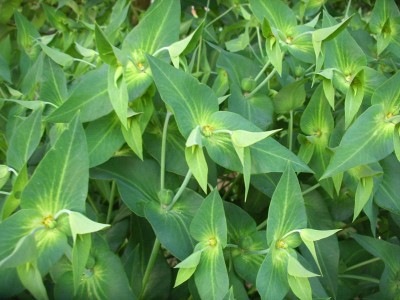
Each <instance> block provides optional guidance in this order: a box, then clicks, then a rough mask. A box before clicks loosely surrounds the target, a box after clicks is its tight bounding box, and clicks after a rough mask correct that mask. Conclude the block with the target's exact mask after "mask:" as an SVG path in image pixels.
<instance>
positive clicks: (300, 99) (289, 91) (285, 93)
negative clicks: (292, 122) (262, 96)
mask: <svg viewBox="0 0 400 300" xmlns="http://www.w3.org/2000/svg"><path fill="white" fill-rule="evenodd" d="M305 82H306V80H299V81H295V82H292V83H289V84H288V85H285V86H284V87H283V88H282V89H281V90H280V91H279V93H278V94H277V95H276V96H275V97H274V98H273V103H274V107H275V112H277V113H278V114H284V113H288V112H289V111H291V110H295V109H296V108H299V107H300V106H302V105H303V103H304V100H305V99H306V91H305V89H304V84H305Z"/></svg>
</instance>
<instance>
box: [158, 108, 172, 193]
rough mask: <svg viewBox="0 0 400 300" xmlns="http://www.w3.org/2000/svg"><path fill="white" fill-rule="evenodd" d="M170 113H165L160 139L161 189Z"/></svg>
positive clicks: (163, 178)
mask: <svg viewBox="0 0 400 300" xmlns="http://www.w3.org/2000/svg"><path fill="white" fill-rule="evenodd" d="M171 116H172V113H170V112H169V111H167V115H166V116H165V121H164V128H163V133H162V140H161V173H160V189H161V190H163V189H164V186H165V154H166V150H167V132H168V123H169V119H170V118H171Z"/></svg>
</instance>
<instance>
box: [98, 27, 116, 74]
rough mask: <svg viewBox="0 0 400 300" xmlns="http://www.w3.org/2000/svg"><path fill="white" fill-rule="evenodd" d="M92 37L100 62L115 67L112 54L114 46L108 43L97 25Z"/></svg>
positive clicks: (114, 58)
mask: <svg viewBox="0 0 400 300" xmlns="http://www.w3.org/2000/svg"><path fill="white" fill-rule="evenodd" d="M94 35H95V39H96V46H97V49H98V51H99V55H100V58H101V60H102V61H104V62H105V63H106V64H109V65H111V66H115V65H116V64H117V57H116V56H115V54H114V46H113V45H112V44H111V43H110V41H109V40H108V38H107V37H106V36H105V34H104V32H103V31H102V30H101V28H100V27H99V25H98V24H97V23H96V24H95V29H94ZM110 69H111V68H110ZM109 72H110V71H109Z"/></svg>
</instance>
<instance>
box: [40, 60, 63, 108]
mask: <svg viewBox="0 0 400 300" xmlns="http://www.w3.org/2000/svg"><path fill="white" fill-rule="evenodd" d="M67 98H68V91H67V80H66V78H65V74H64V72H63V70H62V68H61V67H60V66H58V65H57V64H56V63H55V62H53V61H52V60H51V59H49V58H45V59H44V60H43V72H42V78H41V86H40V94H39V99H41V100H43V101H46V102H50V103H54V104H56V105H61V104H62V103H63V102H64V101H65V100H66V99H67Z"/></svg>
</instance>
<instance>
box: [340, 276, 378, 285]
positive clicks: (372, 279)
mask: <svg viewBox="0 0 400 300" xmlns="http://www.w3.org/2000/svg"><path fill="white" fill-rule="evenodd" d="M338 277H339V278H349V279H357V280H363V281H367V282H372V283H376V284H379V283H380V280H379V279H376V278H371V277H366V276H358V275H346V274H340V275H338Z"/></svg>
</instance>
